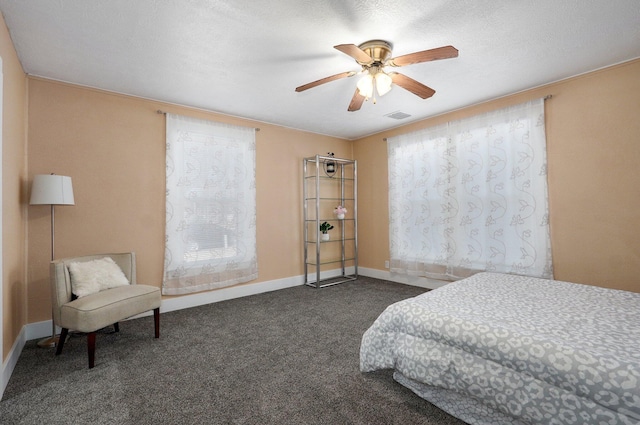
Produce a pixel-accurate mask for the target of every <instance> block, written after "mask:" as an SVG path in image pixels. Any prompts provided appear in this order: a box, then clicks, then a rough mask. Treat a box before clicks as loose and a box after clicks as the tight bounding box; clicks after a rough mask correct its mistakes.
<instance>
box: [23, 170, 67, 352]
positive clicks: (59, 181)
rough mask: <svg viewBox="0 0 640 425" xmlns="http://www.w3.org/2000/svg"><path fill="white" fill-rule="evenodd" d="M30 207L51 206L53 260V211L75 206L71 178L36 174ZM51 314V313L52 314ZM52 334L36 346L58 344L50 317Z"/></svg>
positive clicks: (52, 258)
mask: <svg viewBox="0 0 640 425" xmlns="http://www.w3.org/2000/svg"><path fill="white" fill-rule="evenodd" d="M29 204H30V205H51V261H53V260H54V258H55V224H56V219H55V217H56V216H55V209H54V207H55V206H56V205H75V202H74V200H73V186H72V185H71V177H68V176H58V175H56V174H38V175H36V176H34V177H33V185H32V186H31V199H30V200H29ZM52 313H53V312H52ZM51 327H52V329H53V332H52V334H51V337H50V338H45V339H43V340H40V341H38V346H39V347H43V348H50V347H55V346H56V344H57V343H58V336H56V324H55V322H54V321H53V314H52V316H51Z"/></svg>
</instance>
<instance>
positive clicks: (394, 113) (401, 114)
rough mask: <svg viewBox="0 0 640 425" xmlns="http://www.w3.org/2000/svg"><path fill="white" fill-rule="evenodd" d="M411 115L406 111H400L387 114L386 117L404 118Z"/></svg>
mask: <svg viewBox="0 0 640 425" xmlns="http://www.w3.org/2000/svg"><path fill="white" fill-rule="evenodd" d="M410 116H411V115H409V114H405V113H404V112H400V111H396V112H392V113H390V114H387V115H385V117H389V118H393V119H394V120H403V119H405V118H408V117H410Z"/></svg>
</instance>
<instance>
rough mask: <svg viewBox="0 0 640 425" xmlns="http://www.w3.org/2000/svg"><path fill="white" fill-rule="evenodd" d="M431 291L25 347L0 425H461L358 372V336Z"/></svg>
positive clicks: (200, 316)
mask: <svg viewBox="0 0 640 425" xmlns="http://www.w3.org/2000/svg"><path fill="white" fill-rule="evenodd" d="M422 292H424V290H423V289H420V288H416V287H410V286H405V285H401V284H396V283H391V282H385V281H380V280H377V279H371V278H360V279H358V280H357V281H354V282H348V283H344V284H341V285H337V286H333V287H329V288H324V289H320V290H317V289H313V288H309V287H306V286H300V287H295V288H290V289H284V290H280V291H276V292H270V293H266V294H260V295H254V296H250V297H245V298H241V299H236V300H230V301H225V302H221V303H216V304H211V305H206V306H201V307H195V308H191V309H186V310H181V311H175V312H170V313H165V314H162V315H161V317H160V339H158V340H156V339H154V338H153V319H152V317H144V318H141V319H135V320H130V321H126V322H122V323H121V324H120V332H119V333H114V332H112V331H109V330H104V331H101V333H100V334H99V335H98V337H97V348H96V366H95V368H94V369H92V370H89V369H88V368H87V355H86V337H84V336H82V335H73V336H72V337H71V338H70V339H69V341H68V342H67V343H66V344H65V347H64V351H63V353H62V355H60V356H54V351H53V349H42V348H38V347H37V346H36V344H35V342H36V341H29V342H28V343H27V345H26V346H25V348H24V350H23V352H22V355H21V356H20V359H19V361H18V364H17V365H16V368H15V371H14V373H13V375H12V377H11V380H10V382H9V384H8V386H7V389H6V391H5V393H4V396H3V399H2V401H1V402H0V423H2V424H42V423H47V424H89V423H90V424H433V425H463V424H464V422H461V421H459V420H457V419H455V418H452V417H451V416H449V415H448V414H446V413H444V412H442V411H441V410H439V409H437V408H436V407H434V406H432V405H431V404H429V403H428V402H426V401H424V400H422V399H420V398H419V397H417V396H416V395H414V394H413V393H412V392H411V391H409V390H407V389H406V388H404V387H402V386H401V385H399V384H398V383H396V382H395V381H393V378H392V373H391V371H380V372H374V373H367V374H363V373H361V372H360V371H359V369H358V361H359V359H358V353H359V347H360V339H361V337H362V334H363V332H364V331H365V330H366V329H367V328H368V327H369V326H370V325H371V323H373V321H374V320H375V318H376V317H377V316H378V315H379V314H380V313H381V312H382V311H383V310H384V308H385V307H386V306H387V305H389V304H391V303H393V302H395V301H399V300H401V299H405V298H409V297H412V296H415V295H418V294H420V293H422Z"/></svg>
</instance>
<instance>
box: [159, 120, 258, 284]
mask: <svg viewBox="0 0 640 425" xmlns="http://www.w3.org/2000/svg"><path fill="white" fill-rule="evenodd" d="M166 161H167V163H166V165H167V173H166V174H167V175H166V181H167V189H166V194H167V200H166V211H167V217H166V238H165V240H166V248H165V271H164V280H163V294H166V295H178V294H185V293H191V292H198V291H203V290H209V289H215V288H221V287H224V286H230V285H234V284H237V283H242V282H247V281H250V280H253V279H255V278H257V258H256V228H255V225H256V202H255V129H253V128H246V127H237V126H231V125H227V124H222V123H216V122H212V121H204V120H198V119H194V118H188V117H182V116H177V115H172V114H167V153H166Z"/></svg>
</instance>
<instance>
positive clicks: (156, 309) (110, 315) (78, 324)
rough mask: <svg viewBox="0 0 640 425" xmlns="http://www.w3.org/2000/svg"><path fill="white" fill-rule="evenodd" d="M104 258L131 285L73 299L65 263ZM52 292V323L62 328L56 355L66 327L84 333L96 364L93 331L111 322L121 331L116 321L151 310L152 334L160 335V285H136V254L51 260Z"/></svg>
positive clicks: (91, 360) (67, 329) (92, 360)
mask: <svg viewBox="0 0 640 425" xmlns="http://www.w3.org/2000/svg"><path fill="white" fill-rule="evenodd" d="M104 257H111V259H113V261H114V262H115V263H116V264H117V265H118V266H119V267H120V268H121V269H122V271H123V273H124V275H125V276H126V277H127V279H128V280H129V282H130V285H126V286H119V287H116V288H111V289H107V290H104V291H101V292H98V293H95V294H91V295H87V296H84V297H81V298H76V297H75V296H74V295H73V293H72V292H71V276H70V274H69V268H68V265H69V264H70V263H73V262H84V261H91V260H95V259H100V258H104ZM50 279H51V292H52V303H53V320H54V323H55V324H56V325H58V326H60V327H61V328H62V332H61V333H60V340H59V343H58V346H57V349H56V355H59V354H60V353H62V348H63V347H64V343H65V340H66V339H67V335H68V332H69V330H75V331H78V332H84V333H86V334H87V350H88V353H89V369H91V368H93V366H94V364H95V350H96V331H98V330H100V329H102V328H104V327H107V326H110V325H113V326H114V328H115V331H116V332H119V331H120V327H119V325H118V322H120V321H122V320H124V319H127V318H129V317H132V316H135V315H137V314H140V313H144V312H146V311H149V310H153V317H154V322H155V337H156V338H159V337H160V302H161V295H160V288H157V287H155V286H148V285H137V284H136V255H135V253H133V252H128V253H122V254H100V255H88V256H83V257H73V258H63V259H60V260H55V261H52V262H51V265H50Z"/></svg>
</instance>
